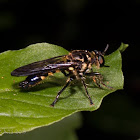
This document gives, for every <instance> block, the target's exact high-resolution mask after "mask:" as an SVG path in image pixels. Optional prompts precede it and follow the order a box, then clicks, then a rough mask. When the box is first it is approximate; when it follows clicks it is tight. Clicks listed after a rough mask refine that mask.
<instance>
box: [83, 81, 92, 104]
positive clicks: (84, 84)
mask: <svg viewBox="0 0 140 140" xmlns="http://www.w3.org/2000/svg"><path fill="white" fill-rule="evenodd" d="M81 81H82V84H83V86H84V88H85V91H86V95H87V97H88V99H89V101H90V105H94V104H93V102H92V99H91V97H90V95H89V94H88V90H87V86H86V83H85V81H84V79H83V78H81Z"/></svg>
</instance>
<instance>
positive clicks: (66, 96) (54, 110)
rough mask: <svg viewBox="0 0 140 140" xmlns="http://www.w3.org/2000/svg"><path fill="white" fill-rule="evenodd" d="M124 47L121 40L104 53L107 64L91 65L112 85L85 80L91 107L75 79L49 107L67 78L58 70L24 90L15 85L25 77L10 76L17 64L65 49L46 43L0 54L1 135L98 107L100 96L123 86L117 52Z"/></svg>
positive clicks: (45, 56)
mask: <svg viewBox="0 0 140 140" xmlns="http://www.w3.org/2000/svg"><path fill="white" fill-rule="evenodd" d="M127 47H128V45H127V44H123V43H122V44H121V46H120V48H119V49H117V50H116V51H115V52H113V53H112V54H110V55H107V56H105V61H106V63H105V65H108V66H109V67H102V68H100V69H95V68H94V69H95V70H96V71H97V72H100V73H101V74H102V75H103V76H104V79H105V82H104V83H105V84H106V85H109V86H111V87H113V90H110V89H107V88H103V89H100V88H98V87H97V86H96V85H95V84H94V83H93V82H92V80H90V79H89V80H88V79H87V80H86V82H88V84H89V85H88V91H89V94H90V96H91V98H92V100H93V102H94V106H90V104H89V100H88V99H87V97H86V95H85V91H84V89H83V86H82V85H81V83H80V82H78V81H76V82H73V83H72V84H71V85H70V86H69V87H68V88H67V89H66V90H65V91H64V92H63V93H62V94H61V97H60V99H59V101H58V102H57V104H56V105H55V107H50V104H51V103H52V102H53V101H54V99H55V97H56V95H57V92H58V91H59V90H60V89H61V88H62V87H63V85H64V84H65V82H66V80H67V79H66V77H64V75H63V74H61V73H56V74H54V76H49V77H47V78H46V80H45V81H44V82H43V83H42V84H40V85H38V86H36V87H34V88H32V89H29V90H27V91H25V90H21V89H20V88H19V87H18V84H19V82H21V81H23V80H24V79H25V78H26V77H14V76H11V72H12V71H13V70H14V69H16V68H18V67H20V66H23V65H26V64H29V63H32V62H35V61H40V60H44V59H48V58H52V57H55V56H59V55H65V54H68V51H67V50H65V49H63V48H62V47H59V46H56V45H52V44H48V43H37V44H33V45H30V46H28V47H27V48H25V49H21V50H16V51H6V52H3V53H1V54H0V66H1V67H0V134H3V133H21V132H26V131H30V130H33V129H35V128H37V127H41V126H46V125H49V124H52V123H54V122H56V121H59V120H61V119H63V118H64V117H66V116H69V115H71V114H73V113H75V112H78V111H93V110H96V109H98V108H99V106H100V104H101V102H102V99H103V97H105V96H106V95H108V94H109V93H111V92H114V91H115V90H118V89H123V83H124V77H123V73H122V70H121V69H122V59H121V53H120V52H122V51H124V50H125V49H126V48H127ZM95 70H94V71H95Z"/></svg>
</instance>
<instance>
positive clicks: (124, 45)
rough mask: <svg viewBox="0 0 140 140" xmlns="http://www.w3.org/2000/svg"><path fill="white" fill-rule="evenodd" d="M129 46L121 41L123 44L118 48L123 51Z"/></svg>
mask: <svg viewBox="0 0 140 140" xmlns="http://www.w3.org/2000/svg"><path fill="white" fill-rule="evenodd" d="M128 46H129V44H125V43H121V46H120V47H119V48H118V50H119V51H120V52H121V53H122V52H124V51H125V50H126V48H127V47H128Z"/></svg>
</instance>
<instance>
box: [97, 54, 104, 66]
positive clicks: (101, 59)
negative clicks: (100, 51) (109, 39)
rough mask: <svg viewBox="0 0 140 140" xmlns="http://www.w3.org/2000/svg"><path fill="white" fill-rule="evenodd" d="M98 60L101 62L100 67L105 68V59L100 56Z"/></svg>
mask: <svg viewBox="0 0 140 140" xmlns="http://www.w3.org/2000/svg"><path fill="white" fill-rule="evenodd" d="M98 60H99V63H100V65H101V66H103V65H104V57H103V56H101V55H99V56H98Z"/></svg>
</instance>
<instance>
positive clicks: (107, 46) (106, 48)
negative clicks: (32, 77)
mask: <svg viewBox="0 0 140 140" xmlns="http://www.w3.org/2000/svg"><path fill="white" fill-rule="evenodd" d="M108 48H109V44H107V45H106V47H105V49H104V51H103V52H102V55H105V53H106V51H107V50H108Z"/></svg>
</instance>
